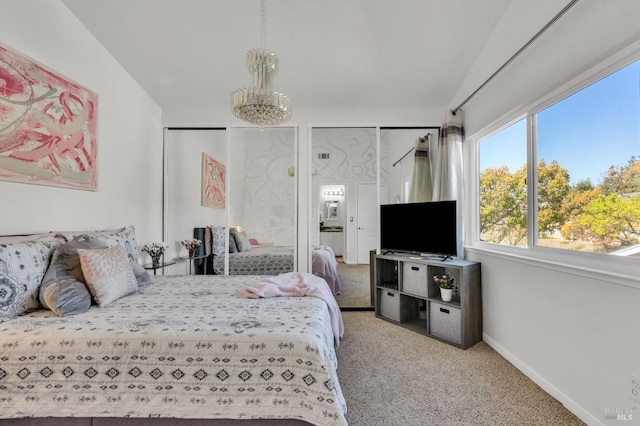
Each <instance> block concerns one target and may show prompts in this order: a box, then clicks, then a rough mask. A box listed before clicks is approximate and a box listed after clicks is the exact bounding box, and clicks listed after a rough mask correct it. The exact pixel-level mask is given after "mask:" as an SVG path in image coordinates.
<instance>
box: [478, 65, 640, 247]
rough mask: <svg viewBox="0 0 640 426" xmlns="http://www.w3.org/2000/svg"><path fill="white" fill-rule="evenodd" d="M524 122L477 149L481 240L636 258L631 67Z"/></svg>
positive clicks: (639, 80) (638, 92)
mask: <svg viewBox="0 0 640 426" xmlns="http://www.w3.org/2000/svg"><path fill="white" fill-rule="evenodd" d="M528 117H529V118H530V119H529V120H526V119H521V120H519V121H518V122H516V123H514V124H512V125H511V126H509V127H507V128H504V129H502V130H500V131H499V132H497V133H495V134H494V135H492V136H490V137H487V138H486V139H484V140H482V141H481V142H480V149H479V155H480V169H479V171H480V177H479V183H480V199H479V203H480V209H479V213H480V215H479V216H480V217H479V221H480V227H479V231H480V232H479V233H480V235H479V237H480V240H481V241H484V242H489V243H497V244H506V245H512V246H530V245H532V244H533V245H537V246H541V247H554V248H560V249H567V250H573V251H588V252H596V253H610V254H619V255H633V254H637V253H640V60H637V61H635V62H633V63H631V64H630V65H627V66H625V67H623V68H621V69H619V70H618V71H616V72H614V73H612V74H610V75H608V76H606V77H604V78H602V79H600V80H598V81H596V82H595V83H593V84H591V85H589V86H587V87H584V88H582V89H581V90H579V91H577V92H575V93H573V94H572V95H570V96H568V97H566V98H564V99H562V100H560V101H558V102H556V103H554V104H552V105H549V106H546V107H544V108H543V109H540V110H537V111H532V112H530V113H529V114H528ZM527 122H528V123H530V124H529V125H530V126H531V127H532V131H531V132H527ZM527 133H529V134H530V135H531V137H532V138H533V139H532V140H531V143H532V146H533V147H534V149H532V150H531V152H534V153H536V157H535V158H534V157H533V156H530V158H529V159H528V161H527V159H526V147H527ZM527 165H528V167H532V166H533V165H535V174H531V173H530V175H531V176H536V179H535V181H536V182H535V183H536V185H531V182H529V184H528V185H527V184H525V182H526V177H527ZM527 192H531V193H533V194H534V196H533V197H529V201H530V204H531V200H536V204H537V209H536V211H535V212H533V211H532V210H533V207H532V206H531V205H527ZM533 213H535V217H533V218H529V220H528V215H531V214H533ZM532 227H533V228H534V229H535V231H533V230H532V229H531V228H532Z"/></svg>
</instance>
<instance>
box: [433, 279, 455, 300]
mask: <svg viewBox="0 0 640 426" xmlns="http://www.w3.org/2000/svg"><path fill="white" fill-rule="evenodd" d="M433 282H434V283H436V284H438V287H440V297H441V298H442V301H443V302H451V299H452V298H453V289H454V288H455V278H453V277H452V276H451V275H449V274H443V275H434V276H433Z"/></svg>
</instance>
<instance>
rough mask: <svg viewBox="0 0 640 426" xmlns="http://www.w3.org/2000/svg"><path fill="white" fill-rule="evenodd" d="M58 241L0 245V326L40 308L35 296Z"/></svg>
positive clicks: (46, 240) (48, 238) (33, 241)
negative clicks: (1, 323)
mask: <svg viewBox="0 0 640 426" xmlns="http://www.w3.org/2000/svg"><path fill="white" fill-rule="evenodd" d="M62 241H63V240H62V239H57V238H55V237H52V236H47V237H44V238H41V239H37V240H32V241H25V242H20V243H11V244H9V243H0V322H3V321H7V320H9V319H12V318H15V317H16V316H18V315H21V314H23V313H25V312H27V311H30V310H34V309H37V308H39V307H40V303H39V301H38V294H39V290H38V288H39V287H40V283H41V282H42V278H43V277H44V275H45V273H46V272H47V268H48V267H49V259H50V258H51V253H52V252H53V250H54V249H55V248H56V247H57V246H59V245H60V244H62Z"/></svg>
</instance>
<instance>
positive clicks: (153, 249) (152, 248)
mask: <svg viewBox="0 0 640 426" xmlns="http://www.w3.org/2000/svg"><path fill="white" fill-rule="evenodd" d="M168 247H169V245H168V244H167V243H165V242H161V243H151V244H145V245H143V246H142V251H144V252H145V253H149V256H151V257H156V256H162V255H163V254H164V252H165V250H166V249H167V248H168Z"/></svg>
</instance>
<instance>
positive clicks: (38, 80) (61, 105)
mask: <svg viewBox="0 0 640 426" xmlns="http://www.w3.org/2000/svg"><path fill="white" fill-rule="evenodd" d="M97 126H98V95H97V94H96V93H95V92H92V91H91V90H89V89H86V88H84V87H82V86H80V85H79V84H77V83H74V82H73V81H71V80H69V79H67V78H65V77H63V76H61V75H60V74H58V73H56V72H55V71H53V70H51V69H49V68H47V67H45V66H44V65H41V64H39V63H38V62H36V61H34V60H32V59H30V58H27V57H25V56H23V55H21V54H20V53H17V52H14V51H12V50H9V49H8V48H6V47H3V46H2V45H0V179H2V180H8V181H13V182H23V183H33V184H40V185H52V186H61V187H67V188H75V189H84V190H93V191H95V190H96V189H97V168H96V160H97V151H98V141H97Z"/></svg>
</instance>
